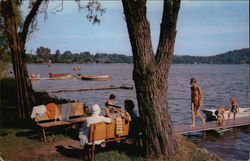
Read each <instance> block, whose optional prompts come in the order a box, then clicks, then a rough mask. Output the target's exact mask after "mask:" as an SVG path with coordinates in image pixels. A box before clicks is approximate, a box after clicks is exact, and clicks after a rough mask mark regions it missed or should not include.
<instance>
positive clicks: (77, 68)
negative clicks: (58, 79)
mask: <svg viewBox="0 0 250 161" xmlns="http://www.w3.org/2000/svg"><path fill="white" fill-rule="evenodd" d="M72 70H81V67H75V68H73V69H72Z"/></svg>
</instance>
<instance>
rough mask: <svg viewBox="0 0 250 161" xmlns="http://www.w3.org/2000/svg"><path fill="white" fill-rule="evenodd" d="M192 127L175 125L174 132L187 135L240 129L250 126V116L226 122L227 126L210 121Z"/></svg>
mask: <svg viewBox="0 0 250 161" xmlns="http://www.w3.org/2000/svg"><path fill="white" fill-rule="evenodd" d="M236 117H237V116H236ZM190 125H191V124H189V125H175V126H174V130H175V132H177V133H180V134H185V133H190V132H202V131H209V130H219V129H222V128H232V127H240V126H245V125H250V116H249V117H242V118H236V120H235V121H234V120H233V119H230V120H226V122H225V125H218V124H217V121H209V122H206V124H205V125H200V124H199V125H196V126H195V127H190Z"/></svg>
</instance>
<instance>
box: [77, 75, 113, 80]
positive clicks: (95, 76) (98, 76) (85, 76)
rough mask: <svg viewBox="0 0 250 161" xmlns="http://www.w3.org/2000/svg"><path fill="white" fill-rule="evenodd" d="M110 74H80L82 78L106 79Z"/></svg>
mask: <svg viewBox="0 0 250 161" xmlns="http://www.w3.org/2000/svg"><path fill="white" fill-rule="evenodd" d="M109 77H110V75H81V79H82V80H102V81H105V80H108V79H109Z"/></svg>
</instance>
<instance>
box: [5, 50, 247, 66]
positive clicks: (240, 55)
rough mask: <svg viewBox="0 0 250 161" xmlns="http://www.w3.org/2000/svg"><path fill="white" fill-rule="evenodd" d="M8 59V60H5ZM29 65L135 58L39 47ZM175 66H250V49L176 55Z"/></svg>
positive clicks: (131, 59) (28, 59)
mask: <svg viewBox="0 0 250 161" xmlns="http://www.w3.org/2000/svg"><path fill="white" fill-rule="evenodd" d="M5 59H6V58H5ZM26 60H27V62H28V63H49V62H51V63H133V56H127V55H124V54H116V53H114V54H107V53H96V54H95V55H92V54H91V53H90V52H88V51H85V52H81V53H72V52H71V51H69V50H67V51H64V52H63V53H61V52H60V50H56V52H55V53H54V54H52V53H51V50H50V49H49V48H46V47H43V46H41V47H39V48H37V50H36V54H26ZM172 63H173V64H249V63H250V59H249V48H244V49H239V50H233V51H228V52H226V53H223V54H218V55H214V56H190V55H174V56H173V60H172Z"/></svg>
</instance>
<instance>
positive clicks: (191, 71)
mask: <svg viewBox="0 0 250 161" xmlns="http://www.w3.org/2000/svg"><path fill="white" fill-rule="evenodd" d="M76 66H80V67H81V70H80V71H74V70H72V68H74V67H76ZM28 70H29V72H33V73H38V74H40V76H41V77H48V73H71V74H72V75H77V74H78V73H81V74H110V75H112V77H111V78H110V79H109V80H108V81H83V80H80V79H76V80H40V81H33V88H34V89H35V90H42V89H59V88H96V87H108V86H111V85H114V86H121V85H126V86H134V82H133V80H132V70H133V65H132V64H52V65H50V67H48V65H46V64H29V65H28ZM192 77H196V78H197V80H198V84H199V85H200V86H201V87H202V90H203V97H204V98H203V108H217V107H220V106H225V105H230V102H229V97H230V96H235V97H236V98H237V100H238V102H239V105H240V107H250V102H249V65H200V64H195V65H177V64H174V65H172V67H171V71H170V76H169V80H168V82H169V91H168V98H169V112H170V115H171V119H172V121H173V123H174V124H190V123H191V111H190V85H189V81H190V78H192ZM111 93H114V94H115V95H116V96H117V104H118V105H120V106H123V101H124V100H125V99H132V100H133V101H134V102H135V104H137V101H136V93H135V90H124V89H116V90H100V91H76V92H60V93H50V95H52V96H56V97H59V98H60V97H62V98H67V99H72V100H79V101H83V102H85V103H87V104H89V105H92V104H96V103H97V104H99V105H100V106H102V107H104V103H105V101H106V100H107V98H108V97H109V95H110V94H111ZM197 123H198V124H199V123H200V120H198V119H197ZM249 133H250V132H249V126H247V127H242V128H236V129H232V130H230V131H227V132H225V133H224V134H220V135H218V134H215V133H207V134H206V138H205V141H203V137H202V136H201V135H199V134H197V135H195V136H189V137H188V139H190V140H192V141H193V142H194V143H195V144H197V145H198V146H200V147H205V148H207V149H208V151H210V152H213V153H215V154H217V155H218V156H220V157H221V158H223V159H225V160H230V161H234V160H248V159H249V151H250V135H249Z"/></svg>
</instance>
